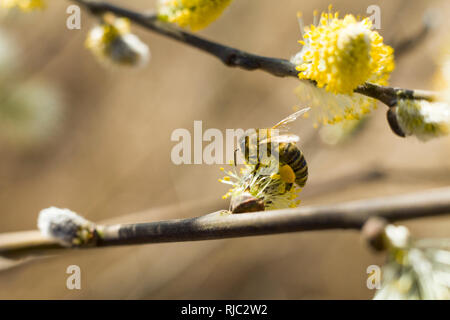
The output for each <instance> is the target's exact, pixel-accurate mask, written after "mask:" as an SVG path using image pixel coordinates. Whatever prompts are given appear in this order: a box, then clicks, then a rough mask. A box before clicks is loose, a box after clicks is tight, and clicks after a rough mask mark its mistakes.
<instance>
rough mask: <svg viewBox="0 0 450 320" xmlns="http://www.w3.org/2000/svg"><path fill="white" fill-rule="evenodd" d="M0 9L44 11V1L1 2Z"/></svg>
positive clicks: (11, 0)
mask: <svg viewBox="0 0 450 320" xmlns="http://www.w3.org/2000/svg"><path fill="white" fill-rule="evenodd" d="M0 7H1V8H6V9H12V8H18V9H20V10H22V11H32V10H36V9H45V7H46V3H45V1H44V0H1V1H0Z"/></svg>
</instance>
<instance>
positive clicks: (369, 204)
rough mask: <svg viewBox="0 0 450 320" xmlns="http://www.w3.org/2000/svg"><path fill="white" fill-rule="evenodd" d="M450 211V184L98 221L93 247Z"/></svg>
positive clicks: (2, 240)
mask: <svg viewBox="0 0 450 320" xmlns="http://www.w3.org/2000/svg"><path fill="white" fill-rule="evenodd" d="M449 213H450V188H443V189H436V190H431V191H426V192H421V193H416V194H408V195H400V196H391V197H383V198H375V199H369V200H360V201H354V202H347V203H341V204H335V205H323V206H311V207H299V208H295V209H285V210H277V211H264V212H255V213H245V214H231V213H229V212H228V211H225V210H224V211H218V212H215V213H211V214H208V215H205V216H200V217H196V218H190V219H178V220H167V221H157V222H148V223H137V224H117V225H98V226H97V231H98V232H99V234H100V237H99V238H98V239H97V241H96V242H95V243H94V244H91V245H90V246H89V247H105V246H118V245H131V244H149V243H162V242H181V241H199V240H213V239H225V238H236V237H247V236H257V235H268V234H281V233H290V232H304V231H319V230H330V229H353V230H360V229H361V228H362V227H363V225H364V223H365V222H366V221H367V220H368V219H369V218H371V217H381V218H384V219H386V220H387V221H389V222H397V221H404V220H409V219H415V218H424V217H434V216H440V215H446V214H449ZM23 234H25V233H21V234H19V233H10V234H4V235H2V236H0V253H1V254H7V255H9V254H14V253H15V252H17V251H20V252H23V251H24V250H33V251H35V250H39V249H48V248H61V246H60V245H59V244H58V242H57V241H56V240H49V239H48V238H45V237H43V236H40V235H38V234H36V231H29V232H27V233H26V235H27V238H23V237H22V235H23Z"/></svg>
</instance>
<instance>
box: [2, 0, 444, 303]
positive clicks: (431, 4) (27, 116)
mask: <svg viewBox="0 0 450 320" xmlns="http://www.w3.org/2000/svg"><path fill="white" fill-rule="evenodd" d="M48 2H49V8H48V9H47V10H45V11H42V12H34V13H27V14H25V13H19V12H17V13H10V14H8V15H5V16H3V17H2V19H1V20H0V31H1V34H2V35H3V38H5V40H4V42H5V43H6V45H5V44H4V45H3V46H4V48H5V47H6V48H9V49H12V50H15V51H14V52H13V53H12V54H11V52H10V51H5V52H6V53H5V55H7V54H9V55H10V56H9V58H10V60H9V62H8V63H7V64H5V65H4V66H3V69H4V70H6V71H5V72H3V73H4V74H5V75H2V76H1V77H0V84H1V86H2V88H1V94H0V96H1V97H0V98H1V101H2V102H1V103H2V104H3V111H2V112H3V113H2V117H3V119H1V118H0V232H12V231H19V230H28V229H35V228H36V218H37V215H38V213H39V211H40V210H41V209H43V208H46V207H49V206H58V207H64V208H70V209H71V210H74V211H76V212H78V213H80V214H82V215H83V216H85V217H86V218H88V219H89V220H93V221H102V222H104V221H105V222H137V221H155V220H161V219H171V218H184V217H194V216H198V215H203V214H206V213H209V212H212V211H215V210H218V209H223V208H227V207H228V203H227V201H224V200H222V199H221V196H222V194H224V193H225V192H226V190H227V187H226V186H225V185H222V184H220V183H218V182H217V179H218V178H219V177H221V172H220V171H219V167H220V166H218V165H217V166H216V165H181V166H176V165H174V164H172V162H171V160H170V152H171V149H172V147H173V146H174V145H175V142H172V141H171V140H170V136H171V133H172V131H173V130H174V129H177V128H186V129H188V130H190V131H191V132H192V130H193V122H194V120H202V121H203V126H204V130H206V129H207V128H218V129H221V130H225V129H226V128H254V127H267V126H270V125H273V124H274V123H276V122H277V121H279V120H280V119H282V118H283V117H285V116H287V115H288V114H290V113H291V112H292V107H293V106H294V105H298V101H297V98H296V96H295V95H294V93H293V90H294V88H295V87H296V80H295V79H279V78H275V77H273V76H271V75H268V74H265V73H263V72H259V71H255V72H246V71H243V70H239V69H232V68H227V67H225V66H223V65H222V64H221V63H220V62H218V61H217V60H216V59H215V58H213V57H211V56H208V55H206V54H204V53H202V52H199V51H197V50H195V49H192V48H190V47H187V46H183V45H181V44H179V43H176V42H174V41H172V40H169V39H166V38H163V37H161V36H159V35H156V34H153V33H151V32H148V31H146V30H143V29H141V28H139V27H137V26H136V27H134V32H135V33H136V34H138V35H139V36H140V37H141V39H142V40H143V41H145V42H146V43H148V45H149V47H150V48H151V51H152V60H151V62H150V64H149V65H148V66H147V67H145V68H143V69H139V70H129V69H120V68H112V69H111V68H109V69H108V68H104V67H103V66H102V65H100V64H98V63H97V61H96V60H95V59H94V58H93V57H92V56H91V54H90V52H88V51H87V50H85V49H84V46H83V43H84V39H85V36H86V33H87V31H88V30H89V29H90V27H92V26H93V25H94V24H95V19H93V18H91V17H90V16H89V15H88V14H87V13H86V12H83V13H82V28H81V30H68V29H67V28H66V27H65V25H66V18H67V16H68V15H67V14H66V8H67V6H68V5H69V1H56V0H49V1H48ZM111 2H113V3H117V4H123V5H126V6H127V7H130V8H136V9H142V10H151V9H152V8H154V7H155V1H151V0H140V1H111ZM328 4H329V1H328V0H326V1H303V0H280V1H273V0H245V1H244V0H235V1H234V3H232V5H231V6H230V8H229V9H228V10H227V11H226V12H225V14H224V15H223V16H222V17H221V18H220V19H219V20H218V21H217V22H215V23H214V24H212V25H211V26H210V27H209V28H208V29H206V30H204V31H201V32H200V34H201V35H203V36H205V37H207V38H211V39H215V40H217V41H219V42H222V43H225V44H228V45H231V46H234V47H237V48H240V49H244V50H248V51H250V52H254V53H257V54H261V55H266V56H274V57H284V58H289V57H290V56H291V55H293V54H295V53H296V52H297V51H298V50H299V48H300V45H299V44H298V43H297V40H299V38H300V34H299V28H298V23H297V20H296V12H297V11H298V10H302V11H303V12H304V16H305V20H306V23H311V22H312V12H313V10H314V9H319V10H326V8H327V6H328ZM372 4H378V5H379V6H380V7H381V10H382V11H381V19H382V20H381V26H382V29H381V31H380V32H381V34H382V35H383V36H384V37H385V41H386V42H387V43H394V42H395V41H398V40H400V39H402V38H404V37H408V36H411V35H414V34H415V33H417V32H418V31H419V30H420V29H421V27H422V17H423V15H424V12H426V11H427V9H429V8H435V9H437V12H438V13H439V14H440V15H439V16H441V17H442V19H440V25H439V26H438V27H437V28H436V29H435V30H433V31H432V33H431V34H430V35H429V36H428V37H427V38H426V40H424V41H422V43H420V44H419V46H418V47H417V48H415V49H414V50H412V51H411V52H408V53H407V54H405V55H404V56H402V58H401V60H399V61H398V62H397V68H396V71H395V73H394V74H393V76H392V81H391V83H392V85H393V86H402V87H408V88H421V89H433V88H434V86H435V83H434V82H435V73H436V72H437V63H438V60H437V59H438V57H439V55H440V52H441V50H442V48H444V47H445V44H446V43H448V32H447V30H448V27H449V26H448V24H449V21H448V19H447V20H446V19H445V18H444V17H445V15H447V14H448V13H450V3H448V1H425V0H424V1H417V0H414V1H402V0H396V1H375V0H370V1H344V0H342V1H340V0H339V1H334V2H333V5H334V8H335V9H336V10H339V11H340V12H341V14H342V13H353V14H358V13H361V14H365V12H366V9H367V7H368V6H369V5H372ZM8 41H9V42H8ZM8 52H9V53H8ZM5 106H6V107H5ZM0 108H2V107H0ZM0 110H1V109H0ZM385 111H386V107H385V106H384V105H380V106H379V109H378V110H376V111H375V112H373V113H372V115H371V116H370V118H369V119H368V121H367V122H366V123H365V126H364V127H363V128H362V129H361V130H360V131H359V132H358V134H357V135H355V136H354V137H352V138H351V139H349V140H347V141H346V142H344V143H341V144H339V145H335V146H330V145H327V144H325V143H323V141H322V140H321V138H320V134H319V131H318V130H316V129H314V128H313V127H312V123H311V121H307V120H301V121H298V122H297V123H296V124H295V125H294V127H293V132H294V133H296V134H298V135H300V137H301V139H302V140H301V143H300V145H301V147H302V149H303V151H304V153H305V155H306V157H307V160H308V162H309V168H310V179H309V183H308V185H307V186H306V188H305V189H304V190H303V192H302V195H301V199H302V205H313V204H325V203H335V202H342V201H348V200H356V199H363V198H370V197H377V196H388V195H395V194H403V193H407V192H413V191H420V190H426V189H431V188H436V187H440V186H448V185H449V184H450V163H449V162H450V161H449V159H450V139H448V138H443V139H439V140H436V141H431V142H428V143H426V144H424V143H421V142H418V141H417V140H415V139H414V138H411V139H401V138H399V137H397V136H395V135H394V134H393V133H391V131H390V129H389V127H388V125H387V123H386V120H385ZM406 225H407V226H408V227H410V228H411V230H412V232H413V234H414V235H415V236H418V237H444V236H447V237H448V236H449V234H448V230H449V226H450V221H449V220H448V219H445V218H440V219H436V218H434V219H423V220H417V221H413V222H408V223H407V224H406ZM383 261H384V256H383V255H376V254H374V253H372V252H370V250H368V248H367V247H366V245H365V244H364V243H363V242H362V241H361V240H360V236H359V234H358V233H357V232H352V231H339V230H337V231H326V232H307V233H298V234H287V235H273V236H264V237H253V238H241V239H232V240H218V241H203V242H194V243H171V244H155V245H143V246H130V247H122V248H108V249H95V250H88V251H72V252H69V253H66V254H63V255H58V256H55V257H51V258H46V259H36V260H30V261H28V262H27V263H23V264H21V265H20V266H17V267H15V268H10V269H7V270H3V271H2V272H0V298H3V299H10V298H38V299H47V298H56V299H69V298H83V299H94V298H95V299H98V298H106V299H197V298H202V299H223V298H226V299H241V298H246V299H369V298H371V297H372V296H373V291H371V290H369V289H367V287H366V279H367V274H366V268H367V267H368V266H369V265H371V264H378V265H381V264H382V263H383ZM71 264H76V265H79V266H80V267H81V272H82V290H74V291H70V290H68V289H66V279H67V276H68V275H67V274H66V273H65V272H66V268H67V266H69V265H71Z"/></svg>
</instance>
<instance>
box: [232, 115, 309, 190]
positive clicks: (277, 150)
mask: <svg viewBox="0 0 450 320" xmlns="http://www.w3.org/2000/svg"><path fill="white" fill-rule="evenodd" d="M308 110H309V108H305V109H302V110H300V111H297V112H295V113H293V114H291V115H290V116H288V117H287V118H285V119H283V120H281V121H280V122H278V123H277V124H276V125H274V126H273V127H271V128H269V129H262V130H256V131H254V130H253V131H252V132H249V131H247V132H246V134H244V135H243V136H241V137H240V138H239V141H238V143H239V151H240V152H241V155H242V156H243V158H244V159H245V161H246V163H249V164H252V165H255V170H258V169H259V168H260V167H261V165H267V163H268V161H269V159H270V157H271V156H272V155H273V156H275V157H278V161H279V174H280V176H281V178H282V179H283V181H284V182H285V183H286V184H287V187H288V188H290V187H292V185H293V184H294V183H296V184H297V185H298V186H299V187H304V186H305V184H306V181H307V180H308V165H307V163H306V160H305V157H304V156H303V153H302V151H301V150H300V149H299V148H298V146H297V145H296V142H298V141H299V140H300V138H299V137H298V136H297V135H294V134H289V133H287V131H288V130H289V125H290V124H291V123H292V122H294V121H295V120H297V118H298V117H300V116H301V115H303V114H305V113H306V112H307V111H308ZM235 163H236V152H235Z"/></svg>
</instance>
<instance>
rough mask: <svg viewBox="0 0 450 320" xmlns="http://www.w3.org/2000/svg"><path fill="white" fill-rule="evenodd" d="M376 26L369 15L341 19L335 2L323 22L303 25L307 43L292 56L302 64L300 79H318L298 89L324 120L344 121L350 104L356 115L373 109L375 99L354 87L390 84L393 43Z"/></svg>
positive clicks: (316, 115) (318, 119)
mask: <svg viewBox="0 0 450 320" xmlns="http://www.w3.org/2000/svg"><path fill="white" fill-rule="evenodd" d="M300 25H301V26H302V23H300ZM371 28H372V22H371V21H370V19H369V18H365V19H363V20H361V21H358V20H357V19H356V18H355V17H354V16H353V15H346V16H345V17H344V18H343V19H339V15H338V13H337V12H336V13H334V14H333V13H332V12H331V8H329V12H328V13H322V15H321V18H320V21H319V23H318V24H317V22H315V24H314V25H311V27H310V28H309V30H306V28H302V30H301V33H302V36H303V41H304V43H305V44H304V45H303V48H302V50H301V51H300V52H299V53H297V54H296V55H295V56H294V57H293V58H292V59H291V61H292V63H294V64H296V65H297V70H298V71H300V73H299V78H300V79H307V80H313V81H315V83H316V86H312V85H311V84H302V85H300V87H299V88H298V89H297V95H298V96H299V97H300V99H301V100H302V102H304V103H306V104H308V105H310V106H311V107H312V109H313V110H312V114H313V116H315V118H316V119H317V122H318V123H321V124H322V123H324V124H329V119H334V120H333V121H331V122H332V123H337V122H339V121H342V120H343V119H344V118H345V116H346V115H347V112H346V111H345V110H346V109H349V110H351V112H350V113H349V114H351V117H352V118H353V117H356V116H359V115H362V114H366V113H368V112H370V111H371V110H372V109H373V108H374V106H375V100H373V99H371V98H367V97H364V96H361V95H358V94H354V93H353V91H354V89H355V88H356V87H358V86H359V85H362V84H364V83H365V82H372V83H376V84H381V85H387V84H388V80H389V76H390V73H391V72H392V71H393V70H394V67H395V64H394V57H393V49H392V48H391V47H389V46H386V45H384V44H383V38H382V37H381V36H380V35H379V34H378V33H377V32H376V31H372V30H371ZM316 108H317V109H320V110H314V109H316ZM336 116H337V118H336ZM337 119H342V120H337Z"/></svg>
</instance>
